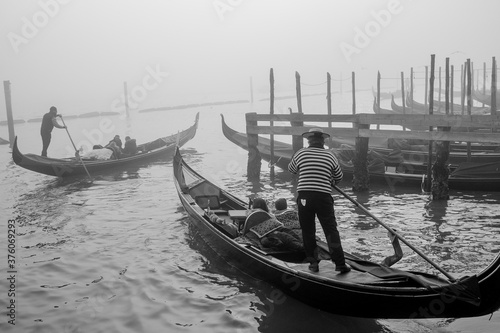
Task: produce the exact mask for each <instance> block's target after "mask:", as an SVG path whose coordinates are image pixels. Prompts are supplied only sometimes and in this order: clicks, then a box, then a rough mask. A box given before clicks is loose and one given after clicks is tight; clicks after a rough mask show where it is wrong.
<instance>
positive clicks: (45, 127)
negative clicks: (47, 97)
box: [40, 106, 66, 157]
mask: <svg viewBox="0 0 500 333" xmlns="http://www.w3.org/2000/svg"><path fill="white" fill-rule="evenodd" d="M56 117H57V108H56V107H55V106H51V107H50V111H49V112H47V113H46V114H45V115H44V116H43V119H42V126H41V128H40V135H41V136H42V144H43V148H42V156H45V157H47V149H48V148H49V145H50V139H51V137H52V134H51V133H52V130H53V129H54V127H57V128H61V129H64V128H66V126H62V125H59V123H58V122H57V119H56Z"/></svg>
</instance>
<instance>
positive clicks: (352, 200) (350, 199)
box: [333, 185, 456, 281]
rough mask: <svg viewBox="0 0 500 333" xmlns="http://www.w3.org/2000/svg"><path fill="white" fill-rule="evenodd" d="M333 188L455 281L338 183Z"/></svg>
mask: <svg viewBox="0 0 500 333" xmlns="http://www.w3.org/2000/svg"><path fill="white" fill-rule="evenodd" d="M333 188H334V189H336V190H337V191H338V192H339V193H340V194H342V195H343V196H344V197H346V198H347V199H348V200H349V201H351V202H352V203H353V204H354V205H356V207H358V208H360V209H361V210H362V211H363V212H365V213H366V214H368V215H369V216H371V217H372V218H373V219H374V220H375V221H377V222H378V223H379V224H380V225H381V226H383V227H384V228H386V229H387V230H388V231H389V232H390V233H392V234H393V235H396V237H397V238H399V239H400V240H401V241H402V242H403V243H405V244H406V245H407V246H408V247H409V248H410V249H412V250H413V251H415V252H416V253H417V254H418V255H420V256H421V257H422V258H424V259H425V260H427V262H428V263H429V264H431V265H432V266H434V267H435V268H436V269H437V270H438V271H440V272H441V273H443V274H444V275H445V276H446V277H447V278H448V279H450V280H451V281H455V280H456V279H455V278H454V277H453V276H451V275H450V274H448V273H447V272H446V271H445V270H443V269H442V268H441V267H439V266H438V265H437V264H436V263H435V262H433V261H432V260H431V259H429V258H428V257H427V256H426V255H425V254H423V253H422V252H420V250H419V249H417V248H415V247H414V246H413V245H411V244H410V243H408V242H407V241H406V239H404V238H403V237H402V236H401V235H399V234H398V233H397V232H396V231H394V229H392V228H391V227H389V226H388V225H386V224H385V223H384V222H382V221H380V220H379V219H378V218H377V217H376V216H374V215H373V214H372V213H370V212H369V211H368V209H366V208H365V207H363V206H362V205H361V204H360V203H359V202H357V201H356V200H354V199H353V198H351V197H350V196H349V195H348V194H347V193H345V192H344V191H342V190H341V189H340V188H338V187H337V186H336V185H333Z"/></svg>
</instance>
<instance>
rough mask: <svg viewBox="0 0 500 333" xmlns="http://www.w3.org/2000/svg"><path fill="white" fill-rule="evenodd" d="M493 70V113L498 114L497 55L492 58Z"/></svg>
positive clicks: (493, 114)
mask: <svg viewBox="0 0 500 333" xmlns="http://www.w3.org/2000/svg"><path fill="white" fill-rule="evenodd" d="M491 67H492V72H491V115H492V116H496V115H497V62H496V60H495V57H493V59H492V65H491Z"/></svg>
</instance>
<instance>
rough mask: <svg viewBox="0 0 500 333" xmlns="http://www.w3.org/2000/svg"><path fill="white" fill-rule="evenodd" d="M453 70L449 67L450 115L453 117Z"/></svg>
mask: <svg viewBox="0 0 500 333" xmlns="http://www.w3.org/2000/svg"><path fill="white" fill-rule="evenodd" d="M454 71H455V68H454V67H453V65H451V70H450V92H451V94H450V114H451V115H453V113H454V107H453V103H454V101H453V95H454V92H455V88H454V85H453V80H454V79H455V72H454Z"/></svg>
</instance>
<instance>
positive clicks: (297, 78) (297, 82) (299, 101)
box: [295, 72, 302, 113]
mask: <svg viewBox="0 0 500 333" xmlns="http://www.w3.org/2000/svg"><path fill="white" fill-rule="evenodd" d="M295 90H296V92H297V110H298V111H299V113H302V92H301V89H300V74H299V72H295Z"/></svg>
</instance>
